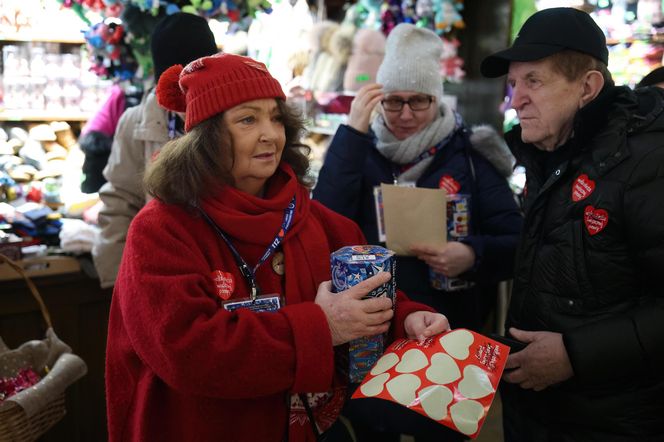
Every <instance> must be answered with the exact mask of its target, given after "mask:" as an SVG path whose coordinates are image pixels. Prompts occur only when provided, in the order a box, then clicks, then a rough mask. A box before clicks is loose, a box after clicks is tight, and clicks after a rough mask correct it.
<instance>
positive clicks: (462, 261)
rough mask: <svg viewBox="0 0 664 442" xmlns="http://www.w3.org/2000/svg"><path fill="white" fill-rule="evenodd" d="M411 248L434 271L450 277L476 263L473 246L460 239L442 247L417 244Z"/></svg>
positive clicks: (457, 274) (454, 276)
mask: <svg viewBox="0 0 664 442" xmlns="http://www.w3.org/2000/svg"><path fill="white" fill-rule="evenodd" d="M410 250H411V251H412V252H413V253H415V255H417V257H418V258H419V259H421V260H422V261H424V262H426V263H427V264H428V265H429V267H431V268H432V269H433V270H434V271H436V272H438V273H442V274H443V275H445V276H447V277H448V278H456V277H457V276H459V275H460V274H462V273H463V272H466V271H468V270H470V269H471V268H472V267H473V265H474V264H475V251H474V250H473V248H472V247H470V246H469V245H467V244H464V243H462V242H458V241H450V242H448V243H447V244H445V245H444V246H442V247H432V246H428V245H424V244H421V245H415V246H412V247H411V248H410Z"/></svg>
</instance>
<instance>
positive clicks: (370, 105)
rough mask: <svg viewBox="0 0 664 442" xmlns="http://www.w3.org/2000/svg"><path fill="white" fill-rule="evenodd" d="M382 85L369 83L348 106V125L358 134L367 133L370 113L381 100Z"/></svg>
mask: <svg viewBox="0 0 664 442" xmlns="http://www.w3.org/2000/svg"><path fill="white" fill-rule="evenodd" d="M382 87H383V86H382V85H380V84H376V83H371V84H367V85H364V86H362V88H360V90H359V91H357V95H356V96H355V99H353V101H352V103H351V104H350V114H349V115H348V125H349V126H350V127H352V128H353V129H355V130H356V131H358V132H362V133H364V134H365V133H367V132H369V123H370V122H371V112H372V111H373V110H374V108H375V107H376V105H377V104H378V103H379V102H380V100H382V99H383V90H382Z"/></svg>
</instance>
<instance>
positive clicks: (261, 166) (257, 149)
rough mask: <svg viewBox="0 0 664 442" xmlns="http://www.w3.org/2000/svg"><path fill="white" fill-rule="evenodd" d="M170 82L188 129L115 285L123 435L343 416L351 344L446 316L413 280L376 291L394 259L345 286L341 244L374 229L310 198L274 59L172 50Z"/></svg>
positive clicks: (310, 433)
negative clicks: (336, 271) (333, 266)
mask: <svg viewBox="0 0 664 442" xmlns="http://www.w3.org/2000/svg"><path fill="white" fill-rule="evenodd" d="M157 96H158V99H159V102H160V104H161V105H162V106H164V107H166V108H168V109H170V110H173V111H176V112H181V113H185V114H186V134H185V135H184V136H182V137H181V138H179V139H176V140H173V141H172V142H170V143H169V144H167V145H166V146H165V147H164V148H163V150H162V151H161V153H160V154H159V156H158V157H157V158H156V159H155V161H154V163H153V164H152V165H151V166H150V168H149V169H148V171H147V173H146V177H145V185H146V188H147V190H148V191H149V192H150V193H151V194H152V195H153V196H155V199H154V200H153V201H152V202H150V203H149V204H148V205H146V206H145V208H144V209H143V210H142V211H141V212H140V213H139V214H138V216H137V217H136V218H135V219H134V221H133V222H132V225H131V228H130V231H129V236H128V239H127V246H126V249H125V252H124V256H123V261H122V265H121V268H120V273H119V276H118V280H117V283H116V286H115V292H114V296H113V302H112V306H111V314H110V322H109V335H108V348H107V362H106V387H107V402H108V404H107V405H108V423H109V435H110V440H111V441H120V440H132V441H151V440H154V441H157V440H158V441H185V440H192V441H193V440H195V441H213V440H214V441H220V440H228V441H234V442H238V441H275V442H276V441H284V440H294V441H308V440H314V439H315V433H322V432H325V431H334V428H338V422H339V421H338V416H339V412H340V409H341V407H342V405H343V402H344V400H345V398H346V392H345V386H346V385H347V380H346V376H345V375H344V370H343V369H342V367H343V364H339V363H338V361H337V363H335V359H339V357H341V356H343V355H344V353H345V352H347V351H348V350H347V346H346V345H344V344H346V343H348V342H349V341H350V340H352V339H355V338H359V337H363V336H371V335H376V334H379V333H385V332H388V331H389V333H390V336H391V337H392V338H397V337H410V338H418V339H423V338H425V337H428V336H431V335H433V334H436V333H439V332H442V331H444V330H447V329H448V328H449V324H448V322H447V319H446V318H445V316H443V315H442V314H439V313H434V312H432V311H431V309H429V308H428V307H426V306H423V305H420V304H417V303H414V302H411V301H409V300H408V299H407V298H406V297H405V296H404V295H403V294H401V293H399V294H398V296H397V302H396V308H395V309H394V310H393V308H392V302H391V301H390V300H389V299H387V298H371V299H364V300H363V299H362V298H363V297H364V296H365V295H366V294H367V293H369V292H370V291H371V290H372V289H374V288H376V287H378V286H380V285H382V284H384V283H385V282H386V281H387V280H388V278H389V274H387V273H382V274H378V275H376V276H374V277H373V278H371V279H368V280H366V281H364V282H362V283H360V284H358V285H356V286H354V287H353V288H351V289H349V290H347V291H345V292H341V293H336V294H335V293H332V292H331V287H330V281H329V279H330V269H329V266H330V264H329V263H330V261H329V256H330V253H331V252H333V251H335V250H337V249H339V248H341V247H343V246H347V245H354V244H363V243H365V239H364V237H363V236H362V233H361V232H360V230H359V228H358V227H357V226H356V225H355V224H354V223H353V222H352V221H350V220H348V219H346V218H344V217H342V216H340V215H337V214H335V213H333V212H332V211H330V210H328V209H326V208H325V207H323V206H322V205H320V204H318V203H317V202H315V201H311V200H310V199H309V189H308V187H307V185H306V184H307V181H306V178H305V173H306V170H307V166H308V164H307V157H306V147H305V146H303V145H302V144H300V143H299V142H298V137H299V135H300V133H301V131H302V124H301V122H300V121H299V119H298V118H297V117H296V116H295V115H294V114H293V113H292V111H291V110H290V109H289V108H288V106H287V105H286V104H285V96H284V94H283V92H282V89H281V87H280V86H279V83H278V82H277V81H276V80H275V79H274V78H273V77H272V76H271V75H270V74H269V72H268V71H267V69H266V68H265V66H264V65H263V64H262V63H258V62H256V61H254V60H252V59H250V58H247V57H241V56H236V55H230V54H220V55H216V56H212V57H204V58H201V59H198V60H196V61H194V62H192V63H190V64H189V65H187V66H186V67H185V68H184V69H183V68H182V67H181V66H173V67H171V68H170V69H169V70H167V71H166V72H165V73H164V74H163V75H162V77H161V78H160V80H159V84H158V87H157ZM252 300H253V301H252ZM305 402H306V405H307V407H304V405H305ZM309 416H311V417H312V418H313V419H310V417H309ZM312 420H313V422H312ZM330 428H332V430H330Z"/></svg>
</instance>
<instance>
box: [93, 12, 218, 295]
mask: <svg viewBox="0 0 664 442" xmlns="http://www.w3.org/2000/svg"><path fill="white" fill-rule="evenodd" d="M150 49H151V53H152V61H153V64H154V76H155V84H156V82H157V81H158V80H159V77H160V76H161V74H162V73H163V72H164V71H165V70H166V69H168V68H169V67H171V66H173V65H176V64H181V65H183V66H184V65H187V64H188V63H189V62H191V61H193V60H196V59H198V58H201V57H204V56H207V55H212V54H215V53H216V52H217V44H216V42H215V39H214V35H213V34H212V31H211V30H210V27H209V26H208V23H207V20H206V19H205V18H203V17H199V16H197V15H193V14H189V13H184V12H179V13H176V14H172V15H168V16H166V17H165V18H163V19H162V20H160V21H159V22H158V23H157V24H156V26H155V28H154V30H153V31H152V34H151V42H150ZM183 129H184V123H183V121H182V119H181V118H180V117H179V116H177V115H176V114H175V113H172V112H167V111H166V110H165V109H163V108H162V107H161V106H159V104H158V103H157V98H156V96H155V93H154V91H150V92H148V93H146V94H145V95H144V97H143V100H142V101H141V103H140V104H139V105H138V106H135V107H132V108H129V109H127V111H125V112H124V113H123V114H122V117H121V118H120V121H119V122H118V127H117V129H116V131H115V137H114V139H113V147H112V148H111V155H110V157H109V159H108V164H107V166H106V168H105V169H104V177H105V178H106V180H107V181H108V182H107V183H106V184H104V185H103V186H102V188H101V189H100V190H99V196H100V198H101V200H102V202H103V203H104V205H103V207H102V209H101V210H100V212H99V226H100V227H101V234H100V235H99V237H98V238H97V240H96V241H95V244H94V246H93V249H92V256H93V258H94V263H95V267H96V269H97V273H98V274H99V280H100V284H101V286H102V287H112V286H113V285H114V283H115V278H116V276H117V273H118V268H119V266H120V259H121V258H122V252H123V251H124V245H125V239H126V237H127V230H128V228H129V223H130V222H131V220H132V219H133V218H134V216H135V215H136V214H137V213H138V211H139V210H140V209H141V208H142V207H143V206H144V205H145V203H146V202H147V199H148V196H147V194H146V193H145V192H144V191H143V185H142V179H143V172H144V171H145V167H146V165H147V164H148V163H149V162H150V161H151V159H152V158H153V157H154V156H155V155H156V154H157V153H158V151H159V149H161V146H163V145H164V144H165V143H166V142H167V141H169V139H171V138H174V137H175V136H177V135H179V134H180V133H181V132H182V131H183Z"/></svg>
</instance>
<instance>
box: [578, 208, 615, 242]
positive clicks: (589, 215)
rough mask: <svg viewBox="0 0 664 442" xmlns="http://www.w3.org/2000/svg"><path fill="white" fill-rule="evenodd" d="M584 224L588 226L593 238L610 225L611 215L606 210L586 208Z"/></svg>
mask: <svg viewBox="0 0 664 442" xmlns="http://www.w3.org/2000/svg"><path fill="white" fill-rule="evenodd" d="M583 222H584V223H585V224H586V229H587V230H588V233H590V235H591V236H592V235H597V234H598V233H599V232H601V231H602V230H604V228H605V227H606V225H607V224H608V223H609V213H608V212H607V211H606V210H604V209H596V208H594V207H593V206H586V208H585V209H584V211H583Z"/></svg>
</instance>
